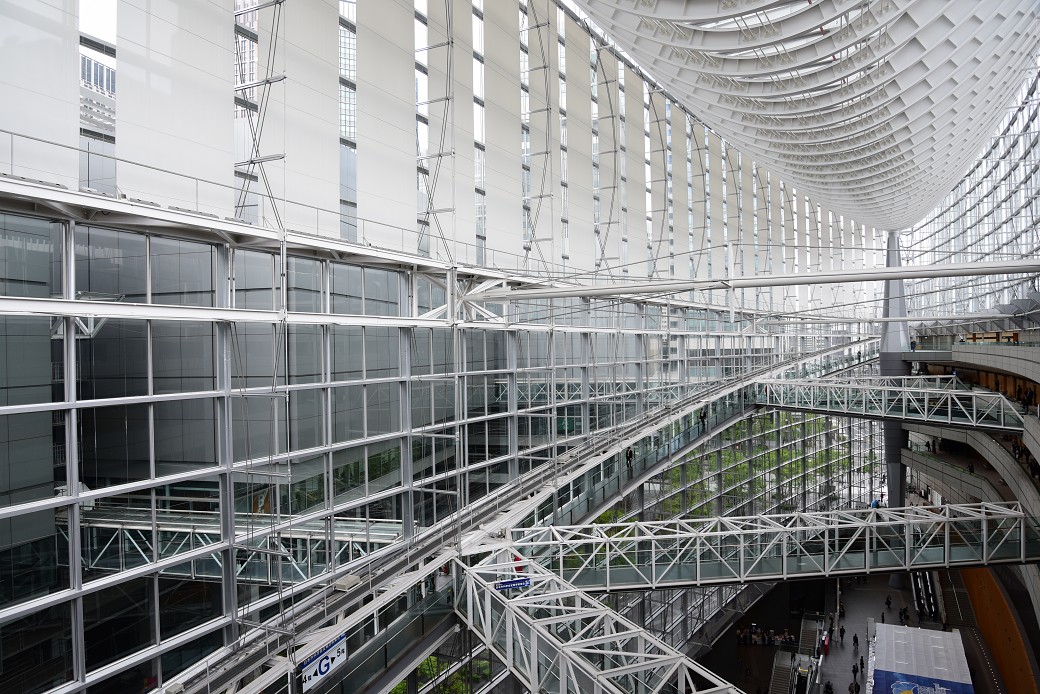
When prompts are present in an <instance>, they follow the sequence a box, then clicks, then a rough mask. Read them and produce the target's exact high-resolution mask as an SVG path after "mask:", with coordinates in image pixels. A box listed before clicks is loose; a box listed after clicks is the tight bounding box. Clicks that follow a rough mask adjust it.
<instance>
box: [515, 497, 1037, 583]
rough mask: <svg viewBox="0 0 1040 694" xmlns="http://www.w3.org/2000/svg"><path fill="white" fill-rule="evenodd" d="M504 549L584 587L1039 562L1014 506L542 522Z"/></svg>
mask: <svg viewBox="0 0 1040 694" xmlns="http://www.w3.org/2000/svg"><path fill="white" fill-rule="evenodd" d="M507 539H509V540H511V542H512V545H511V546H512V548H513V549H514V550H515V551H516V552H519V553H520V554H522V555H523V556H525V557H529V558H531V559H532V560H534V561H535V562H537V563H538V564H540V565H542V566H543V567H545V568H547V569H549V570H551V571H552V572H553V573H554V574H556V575H557V576H559V577H560V578H562V579H563V580H565V581H567V582H568V583H569V584H571V585H573V586H574V587H576V588H580V589H582V590H584V591H587V592H603V591H622V590H651V589H659V588H686V587H691V586H703V585H710V584H718V583H744V582H748V581H782V580H787V579H792V578H817V577H823V576H836V575H843V574H862V573H873V572H879V571H909V570H919V569H934V568H947V567H956V566H981V565H987V564H996V563H1023V562H1031V561H1040V529H1038V525H1037V521H1036V519H1034V518H1031V517H1028V516H1026V515H1025V514H1023V513H1022V510H1021V508H1020V507H1019V505H1018V504H1017V503H986V502H984V503H979V504H950V505H946V506H935V507H925V506H910V507H905V508H876V509H863V510H844V511H825V512H818V513H793V514H784V515H769V516H744V517H716V518H705V519H700V520H695V519H691V520H671V521H655V522H643V523H640V522H636V523H610V524H603V525H598V524H593V525H581V526H549V527H540V528H523V529H514V530H512V531H510V535H509V537H508V538H507Z"/></svg>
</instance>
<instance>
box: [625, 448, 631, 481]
mask: <svg viewBox="0 0 1040 694" xmlns="http://www.w3.org/2000/svg"><path fill="white" fill-rule="evenodd" d="M625 466H626V467H627V468H628V479H632V447H631V446H629V447H628V450H627V451H625Z"/></svg>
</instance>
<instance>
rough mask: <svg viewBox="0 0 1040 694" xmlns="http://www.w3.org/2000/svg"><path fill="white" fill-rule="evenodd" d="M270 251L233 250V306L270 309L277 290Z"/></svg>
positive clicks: (273, 304)
mask: <svg viewBox="0 0 1040 694" xmlns="http://www.w3.org/2000/svg"><path fill="white" fill-rule="evenodd" d="M274 262H275V257H274V256H273V255H271V254H270V253H257V252H255V251H244V250H241V249H239V250H236V251H235V307H236V308H255V309H265V310H271V309H273V308H274V306H275V298H276V296H277V292H278V282H277V279H276V278H277V275H276V273H275V272H274Z"/></svg>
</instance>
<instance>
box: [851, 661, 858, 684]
mask: <svg viewBox="0 0 1040 694" xmlns="http://www.w3.org/2000/svg"><path fill="white" fill-rule="evenodd" d="M852 679H853V680H857V679H859V664H858V663H853V664H852Z"/></svg>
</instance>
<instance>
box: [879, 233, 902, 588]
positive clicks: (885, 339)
mask: <svg viewBox="0 0 1040 694" xmlns="http://www.w3.org/2000/svg"><path fill="white" fill-rule="evenodd" d="M901 264H902V263H901V262H900V258H899V234H898V233H897V232H894V231H890V232H888V250H887V253H886V254H885V265H886V267H890V268H896V267H899V266H900V265H901ZM882 316H883V317H884V318H905V317H906V294H905V291H904V287H903V280H901V279H892V280H886V281H885V300H884V303H883V305H882ZM909 348H910V326H909V325H908V324H907V323H903V322H898V321H886V322H885V323H883V324H882V328H881V352H880V354H879V355H878V356H879V369H880V373H881V375H882V376H909V375H910V365H909V364H908V363H906V362H905V361H903V352H905V351H907V350H908V349H909ZM882 431H883V437H884V442H885V474H886V475H887V476H888V505H889V506H904V505H905V504H906V468H904V467H903V465H902V462H901V461H902V456H903V449H904V448H905V447H906V445H907V440H908V438H909V434H907V432H905V431H904V430H903V424H902V423H901V422H893V421H887V420H886V421H885V422H883V423H882ZM889 584H890V585H891V586H893V587H902V576H900V575H898V574H895V575H893V576H891V577H890V578H889Z"/></svg>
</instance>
